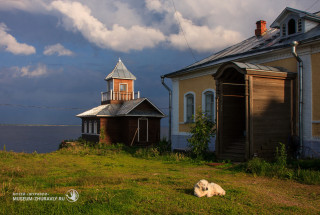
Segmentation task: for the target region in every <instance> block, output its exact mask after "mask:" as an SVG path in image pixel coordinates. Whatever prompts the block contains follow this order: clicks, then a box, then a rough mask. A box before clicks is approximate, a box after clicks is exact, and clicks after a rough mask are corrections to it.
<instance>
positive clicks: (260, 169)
mask: <svg viewBox="0 0 320 215" xmlns="http://www.w3.org/2000/svg"><path fill="white" fill-rule="evenodd" d="M270 167H271V164H270V163H268V162H267V161H265V160H263V159H261V158H253V159H252V160H250V161H249V162H248V163H247V172H250V173H252V174H254V175H260V176H266V175H267V172H268V171H269V170H270Z"/></svg>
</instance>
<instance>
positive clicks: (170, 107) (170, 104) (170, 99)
mask: <svg viewBox="0 0 320 215" xmlns="http://www.w3.org/2000/svg"><path fill="white" fill-rule="evenodd" d="M164 78H165V77H164V75H163V76H161V83H162V85H163V86H164V87H165V88H166V89H167V90H168V91H169V140H168V141H169V143H170V144H171V112H172V90H171V89H170V88H169V87H168V85H166V83H164Z"/></svg>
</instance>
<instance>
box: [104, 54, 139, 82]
mask: <svg viewBox="0 0 320 215" xmlns="http://www.w3.org/2000/svg"><path fill="white" fill-rule="evenodd" d="M112 78H120V79H131V80H136V77H135V76H134V75H133V74H132V73H131V72H130V71H129V70H128V69H127V67H126V66H125V65H124V64H123V62H122V61H121V59H120V58H119V61H118V63H117V65H116V66H115V67H114V69H113V70H112V72H111V73H110V74H109V75H108V76H107V77H106V78H105V80H109V79H112Z"/></svg>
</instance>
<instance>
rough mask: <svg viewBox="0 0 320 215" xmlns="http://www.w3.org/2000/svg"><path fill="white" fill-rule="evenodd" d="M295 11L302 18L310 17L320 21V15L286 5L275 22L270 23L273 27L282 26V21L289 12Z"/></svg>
mask: <svg viewBox="0 0 320 215" xmlns="http://www.w3.org/2000/svg"><path fill="white" fill-rule="evenodd" d="M289 13H295V14H297V15H299V17H300V18H304V19H309V20H312V21H316V22H320V17H319V16H317V15H316V14H314V13H308V12H306V11H302V10H297V9H294V8H291V7H286V8H285V9H284V10H283V11H282V12H281V14H280V15H279V16H278V17H277V18H276V19H275V20H274V22H273V23H272V24H271V25H270V27H271V28H280V22H281V21H282V20H283V19H284V18H285V17H286V16H287V15H288V14H289Z"/></svg>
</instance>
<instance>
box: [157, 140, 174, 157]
mask: <svg viewBox="0 0 320 215" xmlns="http://www.w3.org/2000/svg"><path fill="white" fill-rule="evenodd" d="M156 148H157V149H158V151H159V152H160V154H163V153H164V152H169V151H171V144H170V143H169V142H168V140H167V138H166V137H163V138H162V139H161V140H160V141H159V143H158V144H157V145H156Z"/></svg>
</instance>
